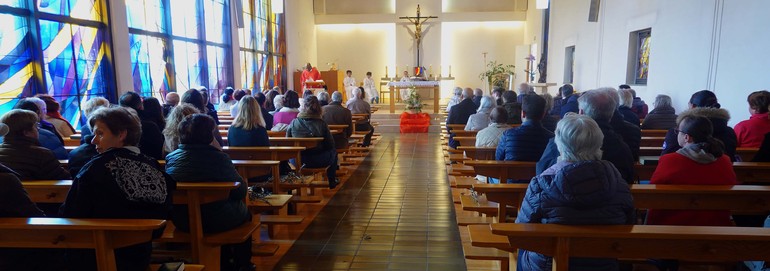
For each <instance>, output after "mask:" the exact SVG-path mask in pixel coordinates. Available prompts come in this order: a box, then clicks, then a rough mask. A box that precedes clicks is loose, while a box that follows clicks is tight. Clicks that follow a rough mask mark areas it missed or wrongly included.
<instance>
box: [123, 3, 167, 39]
mask: <svg viewBox="0 0 770 271" xmlns="http://www.w3.org/2000/svg"><path fill="white" fill-rule="evenodd" d="M126 9H127V11H128V27H130V28H136V29H141V30H146V31H151V32H158V33H163V32H166V22H165V19H164V18H166V16H165V12H166V6H165V3H164V1H163V0H128V1H126Z"/></svg>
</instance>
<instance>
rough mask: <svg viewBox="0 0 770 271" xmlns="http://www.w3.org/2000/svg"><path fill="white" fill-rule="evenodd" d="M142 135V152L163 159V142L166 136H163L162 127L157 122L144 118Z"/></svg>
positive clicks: (140, 144) (140, 147) (140, 142)
mask: <svg viewBox="0 0 770 271" xmlns="http://www.w3.org/2000/svg"><path fill="white" fill-rule="evenodd" d="M141 124H142V136H141V137H140V138H139V146H138V147H139V149H140V150H142V151H141V152H142V154H144V155H147V156H149V157H152V158H155V160H162V159H163V143H165V141H166V137H165V136H163V132H161V129H160V127H158V125H157V124H155V122H152V121H149V120H142V121H141Z"/></svg>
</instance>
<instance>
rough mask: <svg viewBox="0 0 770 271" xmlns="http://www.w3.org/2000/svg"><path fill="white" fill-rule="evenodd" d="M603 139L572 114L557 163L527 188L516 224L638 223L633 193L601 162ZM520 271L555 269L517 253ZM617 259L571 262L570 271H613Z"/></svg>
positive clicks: (590, 123)
mask: <svg viewBox="0 0 770 271" xmlns="http://www.w3.org/2000/svg"><path fill="white" fill-rule="evenodd" d="M603 139H604V135H603V133H602V130H601V129H600V128H599V125H598V124H597V123H596V121H594V120H593V119H591V118H590V117H588V116H585V115H576V114H568V115H566V116H565V117H564V119H562V120H561V121H559V124H558V125H557V127H556V135H555V137H554V141H555V142H556V146H557V148H558V151H559V154H560V159H559V162H557V163H556V164H554V165H552V166H550V167H549V168H548V169H546V170H545V171H543V173H541V174H540V175H538V176H537V177H535V178H533V179H532V181H531V182H530V183H529V187H528V188H527V192H526V194H525V196H524V200H523V201H522V204H521V209H520V210H519V214H518V216H517V217H516V223H540V224H563V225H623V224H633V223H634V222H635V215H634V212H635V209H634V204H633V199H632V197H631V191H630V188H629V186H628V184H626V182H625V180H624V179H623V177H621V175H620V172H618V170H617V169H616V168H615V166H614V165H613V164H612V163H610V162H608V161H603V160H602V150H601V148H602V145H603ZM517 265H518V266H517V270H519V271H524V270H526V271H546V270H551V267H552V259H551V257H550V256H546V255H543V254H540V253H537V252H532V251H526V250H523V249H520V250H519V257H518V262H517ZM618 268H619V267H618V261H617V259H602V258H570V259H569V270H593V271H610V270H612V271H615V270H618Z"/></svg>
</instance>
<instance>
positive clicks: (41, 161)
mask: <svg viewBox="0 0 770 271" xmlns="http://www.w3.org/2000/svg"><path fill="white" fill-rule="evenodd" d="M0 163H3V164H4V165H5V166H7V167H9V168H10V169H12V170H13V171H15V172H16V173H18V174H19V178H20V179H22V180H69V179H71V178H72V177H71V176H70V174H69V173H68V172H67V171H66V170H64V168H62V167H61V164H59V160H57V159H56V157H55V156H54V155H53V153H52V152H51V151H50V150H48V149H46V148H43V147H41V146H40V143H39V142H38V141H37V139H34V138H29V137H7V136H6V137H5V138H4V141H3V144H2V145H0Z"/></svg>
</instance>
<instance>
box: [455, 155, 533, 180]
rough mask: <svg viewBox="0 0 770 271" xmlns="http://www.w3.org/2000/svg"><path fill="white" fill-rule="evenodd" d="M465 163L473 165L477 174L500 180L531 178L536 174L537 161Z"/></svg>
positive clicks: (477, 161)
mask: <svg viewBox="0 0 770 271" xmlns="http://www.w3.org/2000/svg"><path fill="white" fill-rule="evenodd" d="M465 165H467V166H471V167H473V170H474V171H475V172H476V174H479V175H484V176H489V177H493V178H498V179H500V180H506V179H513V180H529V179H532V177H534V176H535V167H536V164H535V162H521V161H495V160H475V161H473V160H471V161H465Z"/></svg>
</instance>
